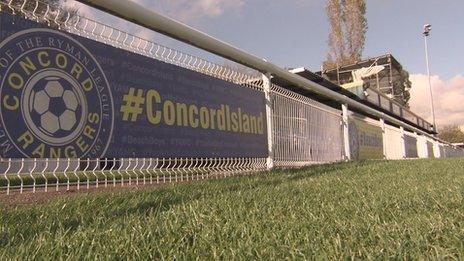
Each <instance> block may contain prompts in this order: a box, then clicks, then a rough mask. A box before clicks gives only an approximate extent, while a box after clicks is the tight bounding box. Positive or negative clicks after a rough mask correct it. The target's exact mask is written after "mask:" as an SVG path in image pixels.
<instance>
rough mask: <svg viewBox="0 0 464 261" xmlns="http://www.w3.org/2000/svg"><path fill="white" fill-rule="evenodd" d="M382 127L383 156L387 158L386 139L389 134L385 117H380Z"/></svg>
mask: <svg viewBox="0 0 464 261" xmlns="http://www.w3.org/2000/svg"><path fill="white" fill-rule="evenodd" d="M380 127H381V128H382V148H383V158H384V159H386V158H387V150H386V145H385V144H386V140H387V136H386V133H385V120H384V119H383V118H380Z"/></svg>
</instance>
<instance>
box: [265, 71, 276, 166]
mask: <svg viewBox="0 0 464 261" xmlns="http://www.w3.org/2000/svg"><path fill="white" fill-rule="evenodd" d="M271 77H272V76H271V74H269V73H267V74H263V89H264V97H265V99H266V125H267V148H268V157H267V160H266V168H267V170H272V169H273V168H274V144H273V139H274V126H273V107H272V100H271V85H272V82H271Z"/></svg>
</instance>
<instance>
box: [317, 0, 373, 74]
mask: <svg viewBox="0 0 464 261" xmlns="http://www.w3.org/2000/svg"><path fill="white" fill-rule="evenodd" d="M326 11H327V17H328V20H329V24H330V33H329V39H328V45H329V50H328V52H327V60H326V61H325V62H324V68H325V69H332V68H335V67H337V66H342V65H345V64H349V63H355V62H356V61H358V60H360V59H361V56H362V51H363V49H364V43H365V40H366V32H367V19H366V17H365V15H366V3H365V0H328V1H327V5H326Z"/></svg>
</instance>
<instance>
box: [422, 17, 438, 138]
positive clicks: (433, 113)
mask: <svg viewBox="0 0 464 261" xmlns="http://www.w3.org/2000/svg"><path fill="white" fill-rule="evenodd" d="M431 30H432V26H431V25H429V24H426V25H424V32H423V33H422V34H423V35H424V44H425V62H426V64H427V76H428V80H429V93H430V110H431V115H432V123H433V130H434V131H435V132H437V125H436V122H435V108H434V106H433V93H432V80H431V78H430V63H429V50H428V45H427V37H428V36H429V35H430V31H431Z"/></svg>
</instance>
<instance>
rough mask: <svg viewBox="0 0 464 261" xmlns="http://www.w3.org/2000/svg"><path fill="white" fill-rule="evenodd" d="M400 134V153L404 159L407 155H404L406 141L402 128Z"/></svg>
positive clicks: (401, 127)
mask: <svg viewBox="0 0 464 261" xmlns="http://www.w3.org/2000/svg"><path fill="white" fill-rule="evenodd" d="M400 133H401V153H402V156H403V159H405V158H406V156H407V155H406V139H405V134H404V127H403V126H400Z"/></svg>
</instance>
